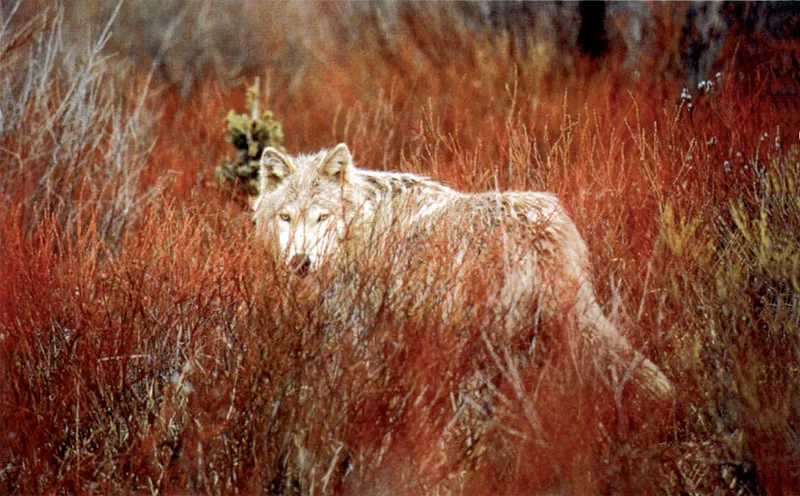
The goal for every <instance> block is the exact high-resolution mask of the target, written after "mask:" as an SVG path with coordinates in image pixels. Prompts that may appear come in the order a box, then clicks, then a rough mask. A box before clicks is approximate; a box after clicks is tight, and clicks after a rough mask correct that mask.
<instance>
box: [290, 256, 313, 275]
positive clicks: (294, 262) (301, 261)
mask: <svg viewBox="0 0 800 496" xmlns="http://www.w3.org/2000/svg"><path fill="white" fill-rule="evenodd" d="M289 268H290V269H291V270H292V272H294V273H296V274H297V275H300V276H304V275H306V274H308V271H309V270H310V269H311V259H310V258H309V257H308V255H295V256H293V257H292V258H291V260H289Z"/></svg>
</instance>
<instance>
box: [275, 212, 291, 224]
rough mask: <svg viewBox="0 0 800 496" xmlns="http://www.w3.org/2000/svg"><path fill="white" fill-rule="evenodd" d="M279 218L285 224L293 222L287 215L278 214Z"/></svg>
mask: <svg viewBox="0 0 800 496" xmlns="http://www.w3.org/2000/svg"><path fill="white" fill-rule="evenodd" d="M278 218H279V219H280V220H282V221H283V222H289V221H290V220H292V216H291V215H289V214H286V213H283V214H278Z"/></svg>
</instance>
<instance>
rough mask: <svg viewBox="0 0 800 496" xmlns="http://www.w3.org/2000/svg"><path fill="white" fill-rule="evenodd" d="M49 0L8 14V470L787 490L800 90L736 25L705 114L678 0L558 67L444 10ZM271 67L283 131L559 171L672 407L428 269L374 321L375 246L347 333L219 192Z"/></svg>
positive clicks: (135, 479)
mask: <svg viewBox="0 0 800 496" xmlns="http://www.w3.org/2000/svg"><path fill="white" fill-rule="evenodd" d="M231 3H234V2H231ZM31 5H32V4H31V3H27V4H25V6H24V7H23V8H21V10H20V11H18V12H16V14H15V15H14V16H13V17H10V19H11V21H13V22H8V23H6V22H5V20H8V19H9V17H8V16H9V14H10V12H11V8H10V7H8V6H3V7H0V11H2V12H3V15H4V16H6V17H4V18H0V21H3V23H2V26H3V30H2V32H0V74H2V76H0V426H2V427H0V440H1V441H0V492H3V493H9V494H23V493H36V494H52V493H101V494H105V493H119V492H136V493H148V492H149V493H154V494H156V493H158V494H161V493H168V494H176V493H178V494H180V493H186V492H189V493H245V494H249V493H256V492H259V493H264V492H266V493H270V494H297V493H301V494H311V493H314V494H327V493H348V494H364V493H368V494H395V493H411V494H521V493H534V494H536V493H550V494H552V493H555V494H598V493H612V494H617V493H623V494H658V493H666V494H790V493H794V492H798V491H800V465H799V464H798V462H797V460H798V459H800V431H798V426H799V425H800V402H798V399H797V398H800V376H799V375H798V374H800V334H798V328H800V306H799V305H800V303H799V302H800V298H798V295H799V294H800V248H798V247H800V237H799V235H798V233H800V196H798V193H797V191H798V184H800V165H798V163H800V162H799V161H800V143H798V142H797V136H798V132H799V131H800V122H799V121H798V117H797V116H798V115H800V114H799V113H798V110H799V109H798V108H797V102H796V98H795V97H794V96H791V94H790V93H791V92H789V93H787V91H788V90H793V91H795V94H796V91H797V89H798V82H797V80H796V75H795V74H794V73H792V72H791V71H789V70H785V67H783V66H781V65H779V64H777V63H776V64H772V65H764V64H761V65H757V64H755V63H752V61H750V60H749V59H748V57H749V55H747V53H749V52H747V51H746V50H743V49H742V48H741V45H742V44H744V43H746V42H745V40H741V39H740V40H735V41H738V44H737V43H731V44H730V46H729V47H728V48H729V50H728V54H729V55H730V57H729V58H728V59H727V60H728V62H726V63H725V65H724V67H721V73H722V74H721V77H720V78H719V79H716V80H714V87H713V89H712V90H711V91H710V92H708V93H696V94H695V95H694V96H693V98H692V100H691V104H692V106H691V111H690V110H689V105H688V104H689V103H690V102H689V101H688V100H686V99H681V97H680V94H681V92H680V88H681V83H680V80H679V79H677V78H676V77H675V76H674V75H673V72H674V71H675V67H674V66H671V65H669V64H666V66H665V63H664V60H665V59H668V60H672V61H677V60H678V59H679V56H678V55H677V54H676V48H675V47H676V46H677V44H676V43H677V40H676V36H677V32H678V31H679V26H678V19H680V15H679V13H678V12H677V11H676V10H675V9H676V8H677V7H675V6H673V5H667V6H659V7H657V8H656V11H655V13H656V16H655V17H654V19H653V21H652V23H651V25H649V26H648V27H649V28H650V30H651V32H652V33H653V34H652V36H651V37H650V38H649V41H648V43H649V45H648V48H647V49H646V50H643V51H642V52H641V53H639V54H638V55H636V56H635V58H636V59H637V60H636V63H637V64H638V65H637V66H636V67H637V68H638V71H639V74H640V76H638V77H637V76H635V75H633V74H632V72H631V71H630V69H629V64H630V63H631V59H630V58H629V54H628V53H627V52H625V51H624V47H622V46H619V45H615V44H613V43H612V45H611V46H612V53H611V54H610V55H609V57H608V58H607V59H605V60H604V61H603V62H602V63H600V64H599V65H598V64H595V63H592V62H589V61H583V60H581V59H580V57H579V56H577V55H575V54H570V56H572V57H575V65H574V67H576V68H574V69H572V70H568V69H566V68H564V67H561V68H560V69H558V70H549V68H550V67H554V65H553V64H551V62H552V61H553V60H558V59H559V57H561V56H563V53H560V52H559V47H558V46H555V45H552V44H549V43H548V42H547V40H546V39H532V41H531V42H530V43H528V44H527V46H525V45H524V44H520V42H519V41H518V40H517V39H514V38H513V37H512V36H510V35H509V34H508V33H506V32H505V31H503V30H500V29H478V28H475V25H474V24H473V23H471V21H469V19H470V17H469V16H467V15H466V14H464V13H463V12H460V11H459V10H458V9H459V7H456V6H451V5H449V4H447V5H439V6H435V5H423V6H419V7H415V8H408V6H404V4H399V5H398V6H394V7H391V8H388V7H387V8H386V9H380V8H378V7H374V6H369V7H365V6H364V5H363V4H324V5H322V6H317V7H319V10H318V11H315V12H316V13H315V15H314V16H313V17H312V16H309V14H308V12H307V11H306V10H304V9H308V8H310V7H308V6H307V5H306V4H296V5H293V6H292V7H290V8H286V9H278V8H277V7H276V5H277V4H274V5H273V4H270V5H269V6H266V7H263V8H261V7H259V6H258V5H259V3H258V2H244V3H242V4H241V5H240V6H238V7H236V8H235V9H234V8H233V7H232V5H229V3H228V2H196V3H187V7H184V8H182V9H180V8H176V9H173V10H170V9H165V10H160V11H159V14H158V15H157V16H155V17H153V18H152V19H151V18H149V17H148V16H147V15H146V13H147V12H148V11H149V10H153V9H154V8H153V5H152V2H127V3H126V4H125V5H124V6H123V7H122V8H121V9H120V10H119V12H117V14H116V16H117V17H115V18H113V19H112V22H110V23H108V25H107V26H108V31H107V34H108V35H109V36H110V38H108V37H107V36H106V31H105V30H104V27H105V26H106V22H107V20H108V19H109V18H111V17H113V16H114V12H115V8H114V7H113V6H107V5H105V4H96V3H93V2H84V3H83V4H82V5H83V7H81V8H75V9H74V10H69V11H63V12H62V11H61V10H59V9H58V8H56V7H53V8H50V9H45V10H42V11H37V9H36V8H35V6H33V7H32V6H31ZM12 7H13V6H12ZM26 8H27V9H30V11H29V12H23V11H24V10H25V9H26ZM156 10H158V9H156ZM37 12H40V13H39V14H38V15H36V13H37ZM222 13H225V15H222ZM241 19H246V20H248V21H247V22H246V21H241ZM309 19H313V23H312V22H310V21H309ZM465 19H466V20H465ZM87 20H89V21H91V22H89V23H88V24H89V25H91V26H93V28H92V32H91V35H90V36H88V37H86V41H85V42H84V41H80V40H81V39H83V38H82V37H81V36H78V35H80V34H81V33H82V34H86V33H85V32H84V31H85V30H83V31H82V28H81V26H84V27H85V26H86V25H87V23H86V21H87ZM79 21H83V23H81V22H79ZM624 21H625V19H624V18H622V19H621V20H620V23H621V24H624ZM237 22H238V23H239V24H237ZM142 23H144V26H146V28H147V29H148V30H153V31H154V32H158V33H161V34H160V35H159V36H161V38H159V37H156V38H152V37H151V38H152V39H157V41H158V40H160V41H158V43H157V44H156V45H157V46H156V45H154V46H153V47H145V46H141V45H137V43H139V42H138V41H137V40H140V39H144V38H143V37H138V38H137V36H136V35H134V34H131V33H137V32H138V31H137V30H139V29H140V28H141V26H142ZM240 24H241V26H242V27H241V29H242V30H243V32H246V33H250V34H251V36H248V37H246V38H247V40H248V41H247V44H244V42H243V41H242V39H243V38H245V37H237V36H232V35H231V33H237V31H236V29H235V28H236V26H239V25H240ZM170 26H172V28H170ZM169 29H172V30H173V31H172V32H171V33H172V34H170V32H169ZM162 35H163V36H162ZM168 35H170V36H173V38H170V36H168ZM175 36H177V37H178V38H179V39H180V40H181V43H177V42H176V41H174V39H177V38H174V37H175ZM151 38H147V39H151ZM68 40H72V41H71V42H68ZM226 40H228V41H230V40H236V43H241V44H242V45H241V46H240V45H237V44H234V45H230V43H228V41H226ZM231 43H233V42H231ZM231 47H233V49H234V51H235V52H236V53H237V54H242V53H244V52H245V51H246V50H247V49H248V48H251V49H252V51H251V52H248V53H249V55H248V56H244V55H241V56H238V57H237V56H233V55H231V54H229V53H228V52H230V51H231V50H232V48H231ZM787 47H788V49H789V50H790V52H791V50H794V52H791V53H794V54H796V53H797V48H796V46H795V45H793V44H791V43H786V44H785V45H781V49H787ZM120 49H124V51H123V52H119V51H118V50H120ZM745 52H747V53H745ZM128 53H132V54H136V57H137V58H136V60H134V59H133V58H132V57H127V56H126V54H128ZM652 53H664V54H670V56H669V57H651V58H648V56H647V55H648V54H652ZM741 53H744V55H743V56H738V55H737V54H741ZM762 55H763V54H762ZM759 60H764V59H763V58H760V59H759ZM769 60H772V61H773V62H775V61H783V62H785V60H786V59H785V57H784V58H781V57H778V56H777V55H776V56H775V57H773V58H771V59H769ZM153 61H155V62H153ZM555 66H558V64H556V65H555ZM153 68H155V70H153ZM256 74H257V75H260V76H262V80H264V81H267V83H266V85H265V88H264V89H265V91H264V92H263V94H265V95H266V98H265V101H264V102H263V104H264V107H267V108H270V109H271V110H273V111H274V113H275V115H276V117H277V118H279V119H280V120H282V122H283V125H284V130H285V132H286V142H285V145H286V147H287V149H288V150H289V151H291V152H294V151H308V150H315V149H317V148H319V147H322V146H330V145H332V144H334V143H336V142H339V141H346V142H347V143H348V145H349V147H350V149H351V150H353V151H354V152H355V155H356V161H357V162H358V163H359V164H360V165H361V166H364V167H371V168H376V169H393V170H407V171H413V172H421V173H424V174H426V175H429V176H432V177H433V178H435V179H437V180H441V181H444V182H446V183H448V184H450V185H452V186H454V187H457V188H460V189H464V190H469V191H477V190H484V189H493V188H496V187H499V188H501V189H538V190H549V191H553V192H556V193H557V194H559V196H560V197H561V198H562V200H563V201H564V203H565V205H567V206H568V209H569V210H570V212H571V213H572V215H573V218H574V219H575V220H576V223H577V224H578V226H579V228H580V230H581V232H582V233H583V235H584V237H585V239H586V240H587V242H588V244H589V246H590V252H591V254H592V257H593V260H592V262H593V266H594V268H595V272H596V274H595V275H596V279H597V287H598V291H599V293H600V299H601V301H604V302H606V305H605V309H606V312H607V314H609V315H610V316H611V318H612V319H613V320H615V321H616V322H617V323H618V324H619V325H620V326H621V327H622V328H623V329H624V330H625V333H626V335H627V337H628V339H629V340H630V341H631V342H632V343H633V344H634V346H635V347H636V348H638V349H640V350H642V351H643V353H645V354H646V355H647V356H648V357H650V358H651V359H652V360H653V361H654V362H656V363H657V364H658V365H659V366H660V367H662V368H663V370H664V371H665V373H666V374H667V375H668V376H669V377H670V378H671V379H672V380H673V381H674V383H675V384H676V387H677V394H676V397H675V402H674V404H671V405H659V404H656V405H654V404H649V403H647V402H646V401H645V400H643V399H641V398H638V397H637V395H636V394H635V392H630V391H629V390H628V389H626V388H624V387H623V386H624V384H622V385H621V384H620V382H619V380H618V381H616V382H615V381H614V380H613V379H614V377H613V376H612V375H610V374H609V373H608V371H607V370H605V368H603V367H602V366H600V364H594V366H593V364H592V363H580V364H578V366H576V361H575V357H574V356H573V354H572V349H571V348H570V346H569V340H568V339H566V337H565V331H564V329H563V326H561V325H560V323H559V322H542V323H540V324H539V325H538V326H533V325H532V327H531V335H530V336H525V337H524V339H522V338H520V339H519V340H516V341H514V340H504V339H501V338H499V337H497V336H495V335H493V334H492V332H491V330H490V329H484V328H482V327H481V325H480V322H481V321H482V318H481V316H482V312H489V311H490V309H487V308H486V305H480V304H478V305H475V307H474V308H463V309H461V310H462V311H461V312H460V313H456V314H454V315H457V316H458V318H454V319H453V320H452V321H449V322H441V321H439V320H436V319H432V318H431V316H432V315H440V314H441V312H440V309H439V306H440V305H441V304H442V301H441V298H440V296H437V294H436V292H431V293H430V294H429V295H428V296H426V297H425V298H421V299H420V300H419V301H417V302H416V304H415V305H414V306H413V307H409V308H405V309H403V310H402V311H401V310H397V309H395V310H392V306H393V304H395V305H396V303H393V302H392V299H391V298H392V296H386V297H385V298H384V299H383V300H381V299H378V301H379V302H382V303H384V304H383V305H378V307H377V311H374V312H372V314H370V316H369V318H368V320H367V322H363V317H359V316H357V315H356V313H357V312H358V310H359V309H363V308H365V307H368V306H369V305H374V302H375V301H376V299H375V296H374V295H375V294H376V293H375V292H376V291H378V290H379V289H380V288H382V287H385V286H386V281H385V278H386V277H389V276H390V275H391V274H392V270H393V269H392V268H391V267H389V266H387V264H386V263H385V262H383V263H381V261H380V260H377V259H376V260H377V261H375V262H374V263H366V264H364V265H363V267H362V268H361V269H360V270H359V274H358V275H359V277H360V279H359V281H360V286H358V287H357V288H354V289H353V292H354V294H355V296H354V299H353V302H354V303H353V305H352V307H351V308H348V309H344V316H343V317H341V318H340V317H337V319H339V320H334V321H333V322H334V324H335V323H337V322H338V323H339V324H341V322H348V321H352V320H353V319H361V326H362V327H358V328H348V327H347V326H346V325H332V324H331V322H332V320H331V316H330V315H329V314H328V313H327V310H326V308H327V307H326V306H325V305H321V304H320V300H319V298H323V297H325V295H329V294H330V291H331V287H330V286H329V285H331V284H337V283H338V282H337V279H336V277H333V278H328V277H326V276H321V277H320V278H319V279H316V280H314V282H316V283H318V285H317V286H315V285H314V284H311V283H309V282H308V281H302V280H300V281H298V280H297V278H293V277H290V276H289V275H288V274H287V273H286V272H285V271H284V269H283V268H282V267H279V266H275V264H274V263H272V262H271V261H270V260H267V259H265V256H264V253H263V251H262V250H261V249H260V248H259V247H258V246H253V243H252V242H251V230H252V226H251V225H250V220H249V216H248V213H247V212H246V210H245V208H244V207H243V205H242V204H241V202H237V201H232V200H231V198H230V197H229V195H228V194H227V193H225V192H224V191H223V190H221V189H220V188H218V187H217V185H216V178H215V177H214V167H215V166H216V165H218V164H219V163H220V162H221V160H222V158H223V157H224V156H225V155H226V154H228V153H229V150H228V148H229V146H228V145H227V143H225V142H224V138H223V127H224V118H225V115H226V114H227V111H228V110H229V109H230V108H235V109H237V110H239V111H241V109H242V108H243V99H244V88H245V86H246V84H248V83H249V81H250V80H249V79H248V78H243V77H239V76H241V75H244V76H251V75H256ZM776 88H777V89H776ZM787 95H788V96H787ZM436 248H437V247H436V246H431V247H430V253H429V254H428V258H429V259H430V261H431V262H430V263H431V266H435V265H436V264H437V263H438V261H439V260H440V259H439V258H438V252H439V250H437V249H436ZM334 289H335V288H334ZM483 291H485V288H484V287H483V286H481V284H480V282H479V281H476V282H475V284H474V288H473V293H474V294H475V295H476V301H485V299H483V300H482V299H481V295H482V294H483V293H482V292H483ZM404 301H407V299H406V300H404ZM370 308H373V310H374V309H375V308H374V307H370ZM534 336H536V339H535V340H533V337H534ZM534 343H535V345H534ZM617 379H619V378H618V377H617ZM623 382H624V381H623Z"/></svg>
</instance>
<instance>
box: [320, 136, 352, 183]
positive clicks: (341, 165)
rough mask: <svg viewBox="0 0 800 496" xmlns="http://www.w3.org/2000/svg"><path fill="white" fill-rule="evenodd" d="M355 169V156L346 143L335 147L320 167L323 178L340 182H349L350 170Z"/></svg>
mask: <svg viewBox="0 0 800 496" xmlns="http://www.w3.org/2000/svg"><path fill="white" fill-rule="evenodd" d="M352 167H353V156H352V155H350V150H349V149H348V148H347V145H345V144H344V143H339V144H338V145H336V146H335V147H333V148H332V149H331V150H330V151H328V154H327V155H325V158H324V159H322V163H321V164H320V166H319V172H320V174H321V175H323V176H328V177H331V178H334V179H336V180H338V181H344V182H347V181H349V179H350V169H351V168H352Z"/></svg>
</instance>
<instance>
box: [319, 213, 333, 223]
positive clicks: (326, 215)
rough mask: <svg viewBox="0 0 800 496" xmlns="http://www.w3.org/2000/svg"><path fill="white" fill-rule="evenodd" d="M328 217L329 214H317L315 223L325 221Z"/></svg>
mask: <svg viewBox="0 0 800 496" xmlns="http://www.w3.org/2000/svg"><path fill="white" fill-rule="evenodd" d="M330 216H331V214H329V213H327V212H326V213H322V214H319V217H318V218H317V222H322V221H324V220H326V219H327V218H328V217H330Z"/></svg>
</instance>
